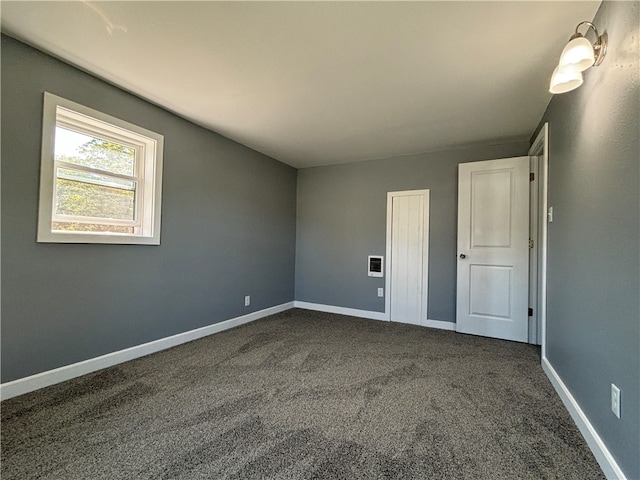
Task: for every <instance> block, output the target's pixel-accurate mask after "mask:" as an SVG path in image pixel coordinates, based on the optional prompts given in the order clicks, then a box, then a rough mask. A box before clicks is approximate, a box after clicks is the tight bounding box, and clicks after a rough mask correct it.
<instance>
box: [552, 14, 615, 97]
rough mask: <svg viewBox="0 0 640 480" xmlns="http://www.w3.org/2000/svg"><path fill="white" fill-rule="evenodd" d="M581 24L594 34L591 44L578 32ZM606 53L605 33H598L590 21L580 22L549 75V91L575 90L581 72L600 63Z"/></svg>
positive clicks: (580, 80)
mask: <svg viewBox="0 0 640 480" xmlns="http://www.w3.org/2000/svg"><path fill="white" fill-rule="evenodd" d="M582 25H587V26H588V27H589V28H592V29H593V31H594V33H595V34H596V41H595V43H594V44H593V45H592V44H591V42H590V41H589V40H587V39H586V38H585V37H584V35H582V34H581V33H580V32H578V29H579V28H580V27H581V26H582ZM587 31H588V30H587ZM606 54H607V34H606V33H603V34H602V35H600V34H599V33H598V29H597V28H596V26H595V25H594V24H593V23H591V22H580V23H579V24H578V26H577V27H576V32H575V33H574V34H573V35H572V36H571V38H570V39H569V43H567V46H566V47H564V50H562V54H561V55H560V61H559V62H558V66H557V67H556V69H555V70H554V71H553V75H551V82H550V84H549V91H550V92H551V93H554V94H556V93H565V92H570V91H571V90H575V89H576V88H578V87H579V86H580V85H582V72H584V71H585V70H586V69H587V68H589V67H597V66H598V65H600V64H601V63H602V60H604V56H605V55H606Z"/></svg>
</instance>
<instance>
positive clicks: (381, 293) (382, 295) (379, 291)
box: [378, 288, 384, 297]
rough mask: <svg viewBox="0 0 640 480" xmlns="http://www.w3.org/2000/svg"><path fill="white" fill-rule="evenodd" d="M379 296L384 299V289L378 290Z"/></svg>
mask: <svg viewBox="0 0 640 480" xmlns="http://www.w3.org/2000/svg"><path fill="white" fill-rule="evenodd" d="M378 296H379V297H384V288H379V289H378Z"/></svg>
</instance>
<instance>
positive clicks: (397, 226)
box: [387, 190, 429, 325]
mask: <svg viewBox="0 0 640 480" xmlns="http://www.w3.org/2000/svg"><path fill="white" fill-rule="evenodd" d="M428 242H429V190H412V191H406V192H389V193H388V194H387V259H388V265H387V312H388V313H389V319H390V320H391V321H393V322H402V323H413V324H416V325H423V324H424V323H425V321H426V319H427V278H428V259H429V250H428V248H429V243H428Z"/></svg>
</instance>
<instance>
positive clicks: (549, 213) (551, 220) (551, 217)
mask: <svg viewBox="0 0 640 480" xmlns="http://www.w3.org/2000/svg"><path fill="white" fill-rule="evenodd" d="M547 220H549V223H553V207H549V210H548V211H547Z"/></svg>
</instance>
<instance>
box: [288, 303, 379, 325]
mask: <svg viewBox="0 0 640 480" xmlns="http://www.w3.org/2000/svg"><path fill="white" fill-rule="evenodd" d="M293 305H294V307H295V308H303V309H304V310H315V311H317V312H327V313H337V314H340V315H350V316H352V317H360V318H369V319H371V320H382V321H385V322H386V321H388V320H389V319H388V318H387V316H386V315H385V314H384V313H382V312H372V311H370V310H358V309H355V308H346V307H335V306H333V305H323V304H321V303H309V302H299V301H297V300H296V301H295V302H293Z"/></svg>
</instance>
